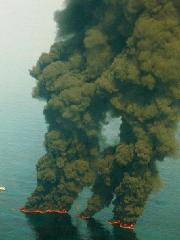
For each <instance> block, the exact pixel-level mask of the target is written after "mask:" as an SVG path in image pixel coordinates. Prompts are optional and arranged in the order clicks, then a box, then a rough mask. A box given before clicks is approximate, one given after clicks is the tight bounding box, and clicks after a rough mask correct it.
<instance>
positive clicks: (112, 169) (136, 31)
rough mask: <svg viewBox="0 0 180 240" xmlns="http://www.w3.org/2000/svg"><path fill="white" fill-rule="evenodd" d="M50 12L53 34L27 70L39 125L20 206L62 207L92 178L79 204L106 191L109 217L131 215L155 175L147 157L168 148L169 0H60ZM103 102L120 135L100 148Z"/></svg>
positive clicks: (174, 93) (178, 55)
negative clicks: (39, 143) (31, 180)
mask: <svg viewBox="0 0 180 240" xmlns="http://www.w3.org/2000/svg"><path fill="white" fill-rule="evenodd" d="M55 20H56V22H57V25H58V35H57V42H56V43H55V44H54V45H53V46H52V47H51V49H50V52H49V54H46V53H43V54H42V55H41V57H40V58H39V61H38V62H37V65H36V66H35V67H34V68H33V69H32V71H31V75H32V76H33V77H34V78H36V79H37V87H36V88H35V89H34V96H35V97H38V98H43V99H45V100H46V101H47V105H46V107H45V109H44V114H45V117H46V120H47V122H48V124H49V129H48V133H47V134H46V137H45V146H46V151H47V153H46V155H45V156H43V157H42V158H41V159H40V160H39V162H38V164H37V188H36V189H35V191H34V193H33V194H32V196H31V197H30V198H29V199H28V202H27V204H26V207H27V208H30V209H49V208H51V209H57V208H66V209H70V207H71V205H72V203H73V201H74V200H75V199H76V198H77V196H78V193H79V192H80V191H82V189H83V188H84V187H85V186H93V187H92V190H93V196H92V198H91V199H90V200H89V201H88V205H87V208H86V209H85V211H84V212H83V214H85V215H90V216H92V215H93V214H95V213H97V212H98V211H99V210H101V209H102V208H104V207H105V206H108V205H109V204H110V203H111V202H112V199H114V200H113V204H114V210H113V211H114V218H115V219H121V220H123V221H124V222H127V223H129V222H133V223H135V222H136V220H137V218H138V217H139V216H140V215H141V214H142V212H143V208H144V205H145V202H146V200H147V199H148V196H149V194H150V193H151V191H152V190H153V189H154V188H156V187H157V185H158V184H159V179H158V171H157V169H156V161H157V160H159V161H162V160H163V159H164V158H165V157H166V156H171V155H173V154H174V153H175V151H176V150H177V143H176V139H175V131H176V128H177V123H178V118H179V100H180V81H179V76H180V68H179V66H180V45H179V42H180V25H179V4H178V1H172V0H152V1H149V0H99V1H96V0H87V1H83V0H68V1H67V7H66V9H65V10H63V11H61V12H57V13H56V14H55ZM107 112H110V113H111V114H112V116H114V117H121V118H122V124H121V127H120V143H119V144H117V145H116V146H114V147H109V148H107V149H105V150H104V151H101V148H100V146H99V136H100V135H101V126H102V122H104V121H105V119H106V115H107Z"/></svg>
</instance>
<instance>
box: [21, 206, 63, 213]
mask: <svg viewBox="0 0 180 240" xmlns="http://www.w3.org/2000/svg"><path fill="white" fill-rule="evenodd" d="M19 210H20V211H21V212H23V213H26V214H49V213H59V214H68V211H67V210H66V209H47V210H38V209H36V210H31V209H27V208H25V207H23V208H20V209H19Z"/></svg>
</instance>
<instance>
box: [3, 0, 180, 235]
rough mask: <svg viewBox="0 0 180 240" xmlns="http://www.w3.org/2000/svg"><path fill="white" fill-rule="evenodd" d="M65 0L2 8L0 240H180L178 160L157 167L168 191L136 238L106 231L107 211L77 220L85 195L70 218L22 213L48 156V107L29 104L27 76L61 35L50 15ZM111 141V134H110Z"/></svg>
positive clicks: (26, 0) (7, 0)
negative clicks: (39, 161) (45, 145)
mask: <svg viewBox="0 0 180 240" xmlns="http://www.w3.org/2000/svg"><path fill="white" fill-rule="evenodd" d="M61 2H62V1H60V0H46V1H44V0H13V1H12V0H1V1H0V32H1V36H0V184H2V185H5V186H6V188H7V191H6V192H4V193H0V240H90V239H92V240H101V239H102V240H111V239H114V240H180V177H179V173H180V161H178V160H171V159H167V160H166V161H165V162H163V163H161V164H159V169H160V175H161V177H162V179H163V188H162V190H161V191H160V192H158V193H154V194H152V195H151V197H150V199H149V202H148V203H147V205H146V208H145V212H144V215H143V216H142V217H141V218H140V219H139V221H138V224H137V227H136V233H127V232H125V231H120V230H119V229H117V228H115V229H113V228H111V227H110V226H109V225H106V220H107V219H108V218H109V217H111V211H110V210H108V209H105V210H104V211H102V212H101V213H99V214H98V215H97V216H96V218H95V220H93V221H90V222H88V223H85V222H82V221H81V220H79V219H78V218H76V213H77V209H80V208H83V206H84V205H85V201H86V198H87V196H88V194H89V192H88V190H85V191H84V193H82V194H81V195H80V197H79V199H78V201H76V203H75V204H74V206H73V209H72V211H71V217H70V216H64V217H62V216H61V217H60V216H56V215H54V216H51V217H47V216H34V217H33V218H28V219H27V218H26V217H25V216H24V215H23V214H21V213H20V212H19V211H18V210H17V209H18V208H19V207H21V206H23V204H24V202H25V201H26V198H27V197H28V195H29V194H30V193H31V192H32V191H33V189H34V187H35V184H36V171H35V165H36V162H37V159H38V158H39V157H40V156H41V155H42V154H43V153H44V148H43V138H44V133H45V132H46V124H45V121H44V117H43V114H42V111H43V106H44V103H43V102H40V101H38V100H35V99H32V98H31V90H32V87H33V86H34V85H35V82H34V80H33V79H32V78H30V77H29V75H28V69H29V68H30V67H31V66H32V65H33V64H34V63H35V62H36V60H37V58H38V56H39V55H40V53H41V52H43V51H48V48H49V46H50V44H51V43H52V42H53V39H54V36H55V24H54V23H53V18H52V14H53V12H54V10H56V9H58V8H59V7H60V5H61ZM112 135H113V133H112Z"/></svg>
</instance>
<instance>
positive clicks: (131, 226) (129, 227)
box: [108, 220, 135, 230]
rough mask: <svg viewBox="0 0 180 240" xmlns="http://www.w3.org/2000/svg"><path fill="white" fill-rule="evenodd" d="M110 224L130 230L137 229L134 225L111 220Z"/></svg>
mask: <svg viewBox="0 0 180 240" xmlns="http://www.w3.org/2000/svg"><path fill="white" fill-rule="evenodd" d="M108 223H109V224H111V225H116V226H118V227H120V228H124V229H128V230H134V228H135V224H134V223H123V222H122V221H121V220H109V221H108Z"/></svg>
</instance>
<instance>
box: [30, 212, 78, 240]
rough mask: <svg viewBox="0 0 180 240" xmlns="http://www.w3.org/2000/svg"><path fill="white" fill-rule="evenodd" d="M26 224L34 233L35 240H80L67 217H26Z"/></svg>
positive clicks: (57, 215)
mask: <svg viewBox="0 0 180 240" xmlns="http://www.w3.org/2000/svg"><path fill="white" fill-rule="evenodd" d="M27 219H28V223H29V225H30V226H31V228H32V230H33V231H34V232H35V236H36V240H65V239H66V240H80V239H81V237H80V235H79V233H78V230H77V228H76V227H75V226H73V225H72V222H71V217H70V216H69V215H59V214H52V215H27Z"/></svg>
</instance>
